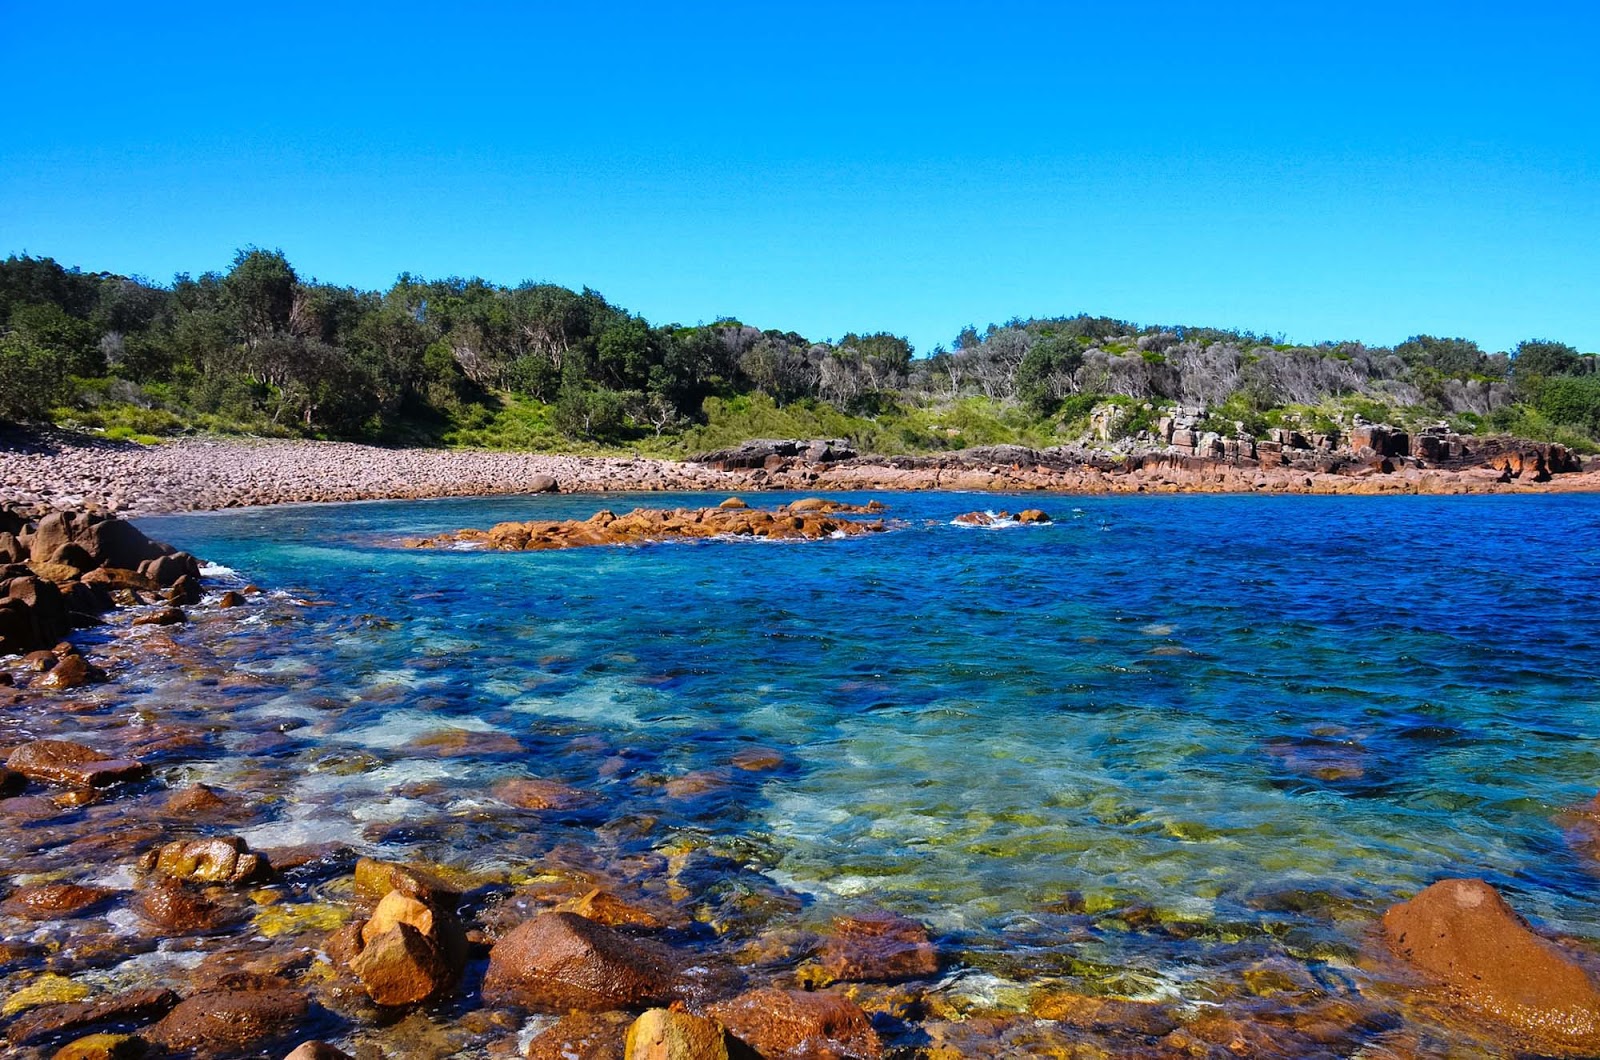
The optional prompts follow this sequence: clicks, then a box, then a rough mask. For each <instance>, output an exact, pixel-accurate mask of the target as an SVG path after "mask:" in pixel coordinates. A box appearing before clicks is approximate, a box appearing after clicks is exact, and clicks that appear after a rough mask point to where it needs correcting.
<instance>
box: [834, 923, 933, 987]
mask: <svg viewBox="0 0 1600 1060" xmlns="http://www.w3.org/2000/svg"><path fill="white" fill-rule="evenodd" d="M822 967H823V970H824V971H826V972H827V973H828V974H829V975H830V976H831V977H833V978H834V979H837V980H857V981H870V982H882V983H890V982H895V981H898V980H901V979H923V978H927V977H929V976H933V975H937V974H938V972H939V953H938V951H937V950H935V949H934V948H933V943H932V942H930V941H929V940H928V929H927V928H925V927H923V926H922V925H921V924H919V923H917V922H916V921H915V920H912V919H910V918H909V917H903V916H900V915H899V914H897V913H891V912H888V911H887V910H882V909H877V910H872V911H870V912H866V913H862V914H859V915H856V916H846V917H840V918H839V919H837V920H835V921H834V923H833V933H832V934H831V935H830V936H829V937H828V939H827V941H826V942H824V943H823V947H822Z"/></svg>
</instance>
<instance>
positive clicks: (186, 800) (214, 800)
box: [162, 784, 231, 817]
mask: <svg viewBox="0 0 1600 1060" xmlns="http://www.w3.org/2000/svg"><path fill="white" fill-rule="evenodd" d="M230 808H231V806H230V804H229V802H228V801H227V800H226V799H224V798H223V797H222V796H221V795H218V794H217V793H216V792H215V791H212V790H211V789H210V788H208V787H206V786H205V785H204V784H191V785H189V786H188V787H186V788H179V789H178V790H176V791H174V792H172V793H171V794H170V795H168V796H167V801H166V802H165V804H163V806H162V809H164V810H165V811H166V812H167V813H169V814H173V815H174V816H178V817H208V816H213V815H215V814H219V813H225V812H227V811H228V810H229V809H230Z"/></svg>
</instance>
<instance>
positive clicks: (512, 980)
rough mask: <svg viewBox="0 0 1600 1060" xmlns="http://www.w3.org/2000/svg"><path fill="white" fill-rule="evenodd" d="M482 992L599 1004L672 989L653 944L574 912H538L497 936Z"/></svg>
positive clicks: (549, 1003) (526, 1000)
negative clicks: (504, 934) (500, 936)
mask: <svg viewBox="0 0 1600 1060" xmlns="http://www.w3.org/2000/svg"><path fill="white" fill-rule="evenodd" d="M483 992H484V996H485V997H488V998H490V999H492V1000H496V1001H503V1002H509V1003H511V1004H516V1005H521V1006H523V1007H525V1008H533V1009H550V1010H556V1011H564V1010H566V1009H590V1010H596V1011H598V1010H602V1009H612V1008H632V1007H640V1006H646V1005H658V1004H664V1003H666V1002H668V1001H671V1000H672V999H673V995H674V994H675V992H676V989H675V976H674V973H673V969H672V964H671V962H670V960H669V959H668V956H667V954H666V953H665V952H664V951H663V950H661V949H660V948H659V947H657V946H654V945H651V944H648V943H644V942H641V941H639V940H637V939H630V938H627V937H626V936H623V935H619V934H617V933H616V932H615V931H613V930H611V929H610V928H608V927H606V926H604V925H603V924H597V923H595V922H594V921H592V920H588V919H586V918H584V917H581V916H578V915H577V914H575V913H543V914H541V915H539V916H537V917H535V918H533V919H532V920H529V921H527V922H526V923H523V924H521V925H519V926H518V927H516V928H514V929H513V930H512V931H511V932H510V933H508V934H507V935H506V936H505V937H504V938H502V939H501V940H500V941H499V942H497V943H495V945H494V948H493V949H491V950H490V951H489V970H488V972H487V974H486V975H485V976H484V980H483Z"/></svg>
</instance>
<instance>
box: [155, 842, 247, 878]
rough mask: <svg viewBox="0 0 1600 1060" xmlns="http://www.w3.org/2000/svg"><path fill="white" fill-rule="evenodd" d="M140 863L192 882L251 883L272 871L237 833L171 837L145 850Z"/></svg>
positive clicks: (166, 874)
mask: <svg viewBox="0 0 1600 1060" xmlns="http://www.w3.org/2000/svg"><path fill="white" fill-rule="evenodd" d="M140 867H141V868H143V869H145V870H146V871H147V872H155V873H157V874H158V875H161V876H169V877H171V878H173V879H177V880H188V881H191V882H194V883H251V882H253V881H255V880H259V879H261V878H262V877H264V876H266V875H267V874H268V873H269V872H271V866H269V865H268V864H267V859H266V858H265V857H263V856H262V855H260V854H255V853H251V851H250V848H249V847H248V846H246V845H245V841H244V840H243V839H240V838H239V837H238V836H217V837H213V838H211V839H174V840H173V841H172V842H170V843H166V844H164V845H163V846H161V847H159V848H157V849H156V850H151V851H147V852H146V853H145V855H144V857H143V858H142V859H141V862H140Z"/></svg>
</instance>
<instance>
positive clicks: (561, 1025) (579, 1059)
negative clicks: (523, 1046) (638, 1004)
mask: <svg viewBox="0 0 1600 1060" xmlns="http://www.w3.org/2000/svg"><path fill="white" fill-rule="evenodd" d="M630 1022H632V1020H631V1017H630V1016H629V1015H628V1014H627V1013H625V1012H570V1013H568V1014H567V1015H565V1016H563V1017H561V1019H559V1020H557V1021H556V1022H555V1023H554V1024H552V1025H551V1026H550V1027H549V1028H548V1029H547V1030H544V1031H542V1032H540V1033H539V1034H538V1035H536V1036H535V1037H534V1038H533V1040H532V1041H530V1042H529V1043H528V1051H527V1054H526V1056H527V1060H623V1041H624V1036H625V1035H626V1033H627V1028H628V1025H629V1023H630Z"/></svg>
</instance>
